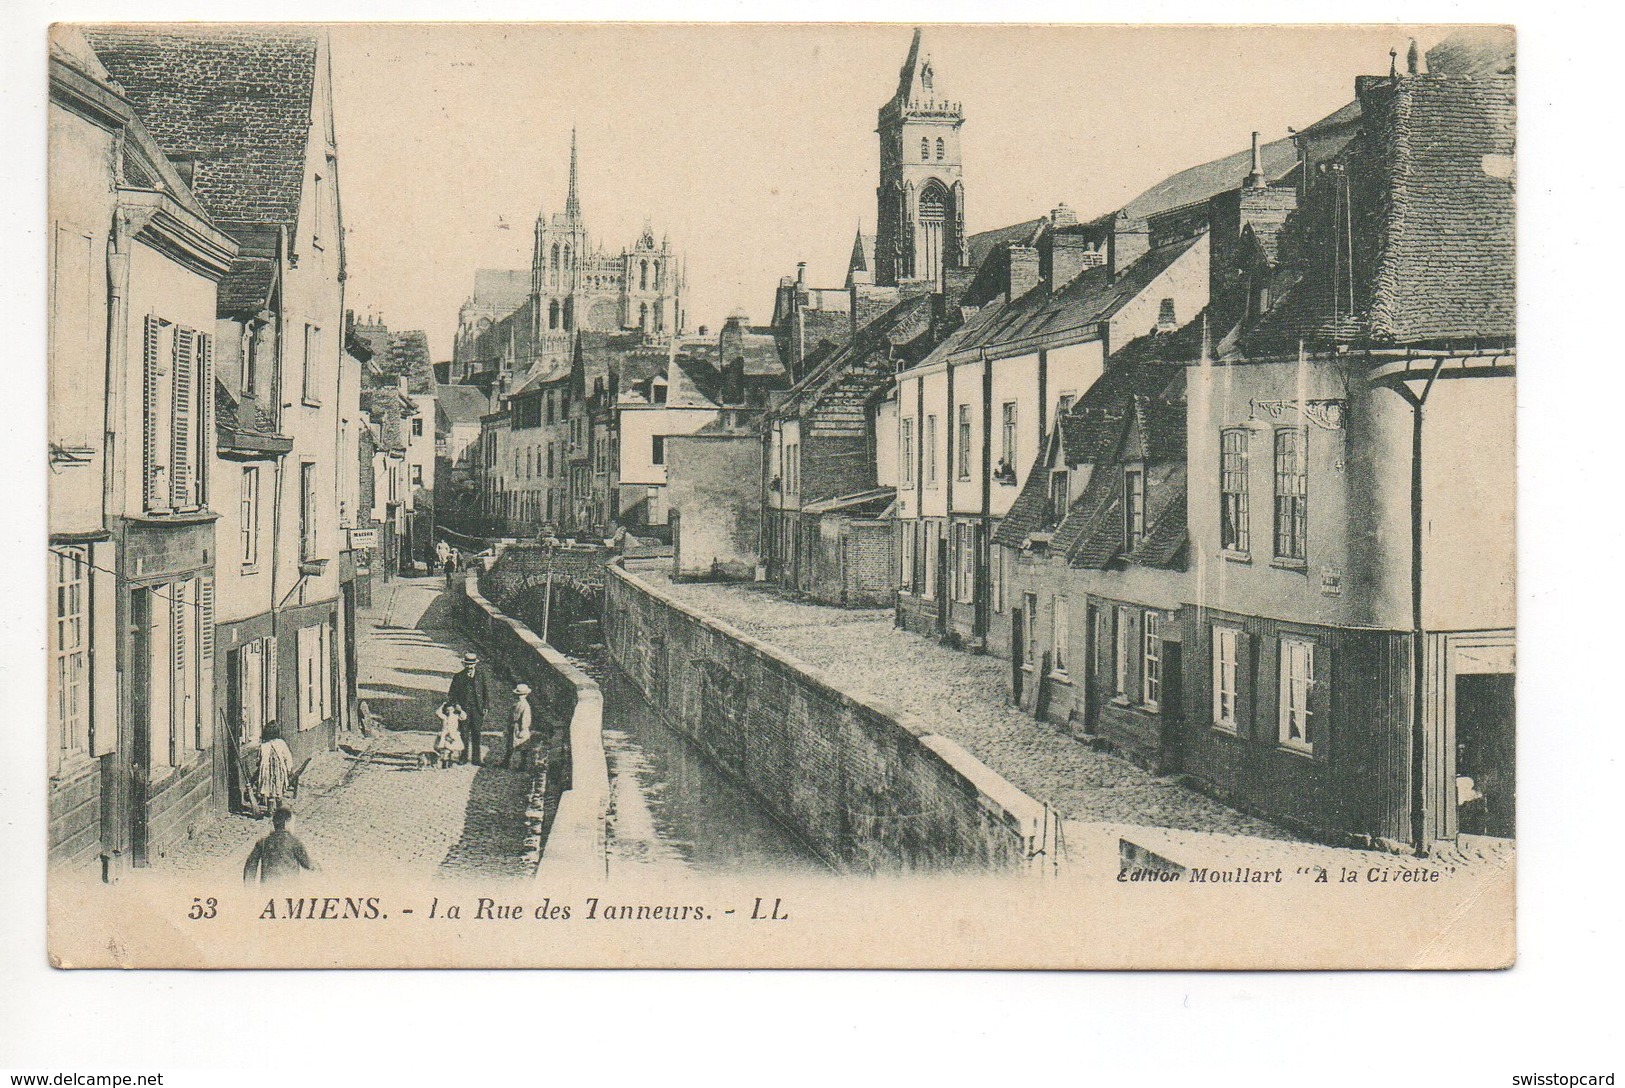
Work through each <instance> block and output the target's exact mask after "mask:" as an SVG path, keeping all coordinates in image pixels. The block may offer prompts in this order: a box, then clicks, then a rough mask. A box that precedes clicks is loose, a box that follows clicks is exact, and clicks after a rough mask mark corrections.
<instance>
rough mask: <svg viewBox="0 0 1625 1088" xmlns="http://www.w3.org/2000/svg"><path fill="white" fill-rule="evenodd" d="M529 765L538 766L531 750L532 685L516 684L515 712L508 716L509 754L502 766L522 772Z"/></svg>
mask: <svg viewBox="0 0 1625 1088" xmlns="http://www.w3.org/2000/svg"><path fill="white" fill-rule="evenodd" d="M527 763H529V764H530V765H531V766H532V767H534V766H535V765H536V760H535V758H534V756H533V754H532V752H531V749H530V685H529V684H515V685H514V689H513V710H512V711H511V712H510V713H509V715H508V754H507V755H505V756H503V757H502V765H503V766H504V767H507V766H509V765H510V764H511V765H512V766H513V769H514V770H517V771H522V770H524V769H525V765H526V764H527Z"/></svg>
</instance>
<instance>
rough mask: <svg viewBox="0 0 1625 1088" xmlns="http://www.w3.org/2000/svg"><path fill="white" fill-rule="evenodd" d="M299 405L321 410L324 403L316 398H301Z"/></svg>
mask: <svg viewBox="0 0 1625 1088" xmlns="http://www.w3.org/2000/svg"><path fill="white" fill-rule="evenodd" d="M299 403H300V404H303V405H304V406H305V407H306V408H320V407H321V406H322V402H321V401H319V400H317V399H316V398H315V397H301V398H300V400H299Z"/></svg>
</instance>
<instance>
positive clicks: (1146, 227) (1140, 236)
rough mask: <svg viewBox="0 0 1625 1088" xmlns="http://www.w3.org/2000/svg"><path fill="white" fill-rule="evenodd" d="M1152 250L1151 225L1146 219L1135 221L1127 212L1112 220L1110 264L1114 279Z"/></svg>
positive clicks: (1119, 213)
mask: <svg viewBox="0 0 1625 1088" xmlns="http://www.w3.org/2000/svg"><path fill="white" fill-rule="evenodd" d="M1150 250H1151V225H1150V224H1149V223H1147V222H1146V221H1145V220H1144V219H1133V218H1130V217H1129V214H1128V212H1127V211H1121V212H1118V213H1117V218H1116V219H1114V220H1112V237H1111V247H1110V253H1109V256H1108V263H1109V264H1110V265H1111V269H1112V278H1113V279H1116V278H1117V277H1119V276H1121V275H1122V274H1123V273H1124V272H1127V271H1128V270H1129V267H1130V266H1131V265H1133V264H1134V262H1135V261H1137V260H1139V259H1140V258H1141V257H1143V256H1145V255H1146V254H1147V253H1148V252H1150Z"/></svg>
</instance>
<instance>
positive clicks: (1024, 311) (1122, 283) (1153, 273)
mask: <svg viewBox="0 0 1625 1088" xmlns="http://www.w3.org/2000/svg"><path fill="white" fill-rule="evenodd" d="M1199 241H1200V238H1182V239H1180V240H1179V241H1177V242H1170V243H1169V244H1167V245H1163V246H1158V247H1157V248H1156V249H1153V250H1150V251H1149V252H1147V253H1146V254H1145V255H1144V256H1142V257H1141V258H1140V259H1139V260H1137V261H1135V262H1134V263H1133V264H1132V265H1130V266H1129V268H1128V269H1127V271H1125V272H1124V273H1123V275H1121V276H1117V277H1113V276H1112V273H1111V269H1110V268H1108V267H1106V266H1104V265H1102V266H1100V267H1097V268H1091V269H1088V270H1086V271H1084V272H1083V273H1081V274H1080V275H1079V276H1077V278H1075V279H1073V280H1072V282H1070V283H1067V284H1064V285H1063V286H1062V287H1061V289H1060V290H1059V291H1050V290H1048V289H1047V288H1046V287H1043V286H1040V287H1037V288H1034V289H1033V290H1031V291H1028V292H1027V293H1026V294H1025V295H1022V296H1021V297H1020V298H1017V299H1014V300H1011V301H1009V302H1006V303H1004V304H1002V305H1000V306H997V307H996V309H995V310H994V312H993V313H990V314H989V316H988V317H987V318H986V319H984V320H982V321H979V322H977V323H975V327H974V329H973V330H972V331H971V332H969V333H968V334H967V335H966V336H964V337H961V338H958V339H956V340H954V341H953V342H952V343H951V345H948V346H947V347H946V350H947V351H948V352H949V353H951V354H954V355H960V354H963V353H966V352H979V351H982V350H984V349H985V350H987V351H989V352H992V353H997V352H998V351H999V350H1000V349H1001V348H1008V349H1011V350H1015V349H1016V346H1017V345H1022V346H1024V347H1025V346H1026V345H1029V344H1031V343H1034V342H1047V341H1051V340H1054V339H1058V338H1064V337H1067V336H1068V335H1072V336H1075V337H1076V336H1081V335H1083V334H1084V333H1086V332H1088V331H1089V330H1091V329H1092V328H1093V327H1094V326H1096V325H1098V324H1099V323H1100V322H1102V321H1105V320H1107V319H1109V318H1110V317H1111V316H1112V315H1113V314H1114V313H1116V312H1117V311H1118V310H1119V309H1120V308H1122V307H1123V306H1124V305H1126V304H1127V303H1128V302H1130V301H1132V300H1133V299H1134V298H1135V297H1136V296H1137V295H1139V294H1140V292H1142V291H1144V290H1145V289H1146V288H1147V287H1148V286H1149V285H1150V284H1151V283H1152V281H1154V280H1155V279H1156V278H1157V277H1158V276H1160V275H1162V274H1163V273H1164V272H1166V271H1167V270H1168V267H1169V266H1170V265H1172V264H1173V263H1174V261H1176V260H1178V259H1179V258H1180V257H1182V256H1184V255H1185V254H1186V253H1188V252H1189V251H1190V250H1191V248H1192V247H1193V246H1195V245H1196V244H1197V243H1198V242H1199Z"/></svg>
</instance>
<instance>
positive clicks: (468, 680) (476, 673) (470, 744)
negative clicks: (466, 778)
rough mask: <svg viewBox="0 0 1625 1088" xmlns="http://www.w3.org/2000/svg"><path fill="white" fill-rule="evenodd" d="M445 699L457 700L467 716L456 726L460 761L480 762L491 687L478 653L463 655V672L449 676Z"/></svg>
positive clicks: (475, 764)
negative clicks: (482, 734) (481, 736)
mask: <svg viewBox="0 0 1625 1088" xmlns="http://www.w3.org/2000/svg"><path fill="white" fill-rule="evenodd" d="M446 701H447V702H449V703H456V704H457V705H458V706H460V707H462V708H463V713H464V714H466V715H468V716H467V717H466V718H464V719H463V723H462V725H461V726H459V727H458V728H459V731H460V732H461V733H462V734H463V762H464V763H473V764H474V766H476V767H478V766H479V765H480V730H482V729H483V728H485V712H486V711H487V710H488V709H490V706H491V696H490V687H489V685H488V683H487V681H486V676H485V672H484V671H483V670H482V669H481V668H480V655H479V654H476V653H466V654H464V655H463V671H462V672H460V673H458V674H457V675H456V676H454V677H452V678H451V691H450V692H448V693H447V695H446Z"/></svg>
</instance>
